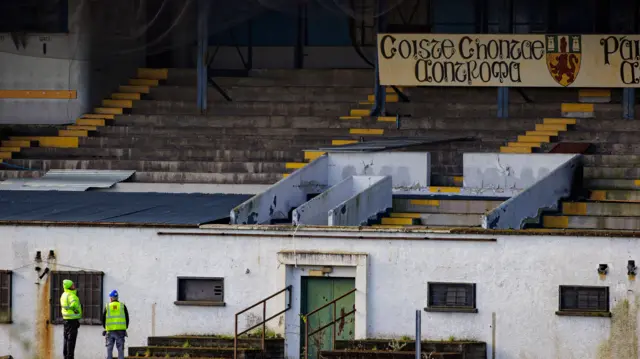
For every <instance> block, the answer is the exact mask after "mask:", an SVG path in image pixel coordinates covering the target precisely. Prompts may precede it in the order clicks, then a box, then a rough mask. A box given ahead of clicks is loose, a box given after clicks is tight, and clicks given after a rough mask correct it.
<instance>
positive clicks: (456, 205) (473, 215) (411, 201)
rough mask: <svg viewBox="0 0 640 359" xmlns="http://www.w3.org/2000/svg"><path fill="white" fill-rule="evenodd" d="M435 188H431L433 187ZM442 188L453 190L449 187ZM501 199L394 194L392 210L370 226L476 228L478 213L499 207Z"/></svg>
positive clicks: (478, 223)
mask: <svg viewBox="0 0 640 359" xmlns="http://www.w3.org/2000/svg"><path fill="white" fill-rule="evenodd" d="M433 190H435V189H433ZM446 190H448V191H450V192H453V191H454V190H453V189H451V188H447V189H446ZM502 202H504V200H503V199H497V198H494V199H487V198H477V199H474V198H471V197H460V198H457V197H452V196H449V197H440V198H438V197H437V196H429V197H424V196H422V197H415V198H407V197H398V196H395V197H394V198H393V210H392V211H391V212H390V213H389V215H388V217H384V218H381V219H380V222H379V223H378V224H373V226H374V227H381V228H402V227H410V226H426V227H480V226H481V225H482V215H483V214H485V213H486V212H488V211H490V210H492V209H494V208H496V207H497V206H499V205H500V204H501V203H502Z"/></svg>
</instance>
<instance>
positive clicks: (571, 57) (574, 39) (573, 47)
mask: <svg viewBox="0 0 640 359" xmlns="http://www.w3.org/2000/svg"><path fill="white" fill-rule="evenodd" d="M546 40H547V43H546V47H547V51H546V52H547V69H549V73H550V74H551V77H553V79H554V80H556V82H557V83H559V84H560V85H562V86H565V87H566V86H569V85H571V84H572V83H573V82H574V81H575V80H576V78H577V77H578V72H580V60H581V55H582V54H581V52H582V39H581V37H580V35H546Z"/></svg>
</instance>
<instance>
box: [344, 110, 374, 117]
mask: <svg viewBox="0 0 640 359" xmlns="http://www.w3.org/2000/svg"><path fill="white" fill-rule="evenodd" d="M370 113H371V110H364V109H361V108H353V109H351V111H349V116H362V117H366V116H369V114H370Z"/></svg>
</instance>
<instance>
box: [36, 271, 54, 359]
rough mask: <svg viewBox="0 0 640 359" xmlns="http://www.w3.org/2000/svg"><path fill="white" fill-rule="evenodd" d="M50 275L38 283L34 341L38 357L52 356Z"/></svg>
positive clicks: (44, 358) (46, 358)
mask: <svg viewBox="0 0 640 359" xmlns="http://www.w3.org/2000/svg"><path fill="white" fill-rule="evenodd" d="M50 279H51V276H49V275H47V276H46V277H45V278H44V281H43V282H40V284H39V291H38V306H37V308H36V310H37V311H38V312H37V313H36V341H37V353H38V358H40V359H51V358H52V357H53V328H52V327H51V325H49V315H50V313H51V304H50V301H49V293H50V289H51V280H50Z"/></svg>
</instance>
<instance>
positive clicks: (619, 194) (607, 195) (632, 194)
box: [589, 189, 640, 202]
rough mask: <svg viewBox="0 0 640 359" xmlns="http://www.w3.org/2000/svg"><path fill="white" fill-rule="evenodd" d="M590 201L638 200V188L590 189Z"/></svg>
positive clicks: (639, 197)
mask: <svg viewBox="0 0 640 359" xmlns="http://www.w3.org/2000/svg"><path fill="white" fill-rule="evenodd" d="M589 199H590V200H592V201H628V202H632V201H638V202H640V189H639V190H636V191H634V190H592V191H591V193H590V194H589Z"/></svg>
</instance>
